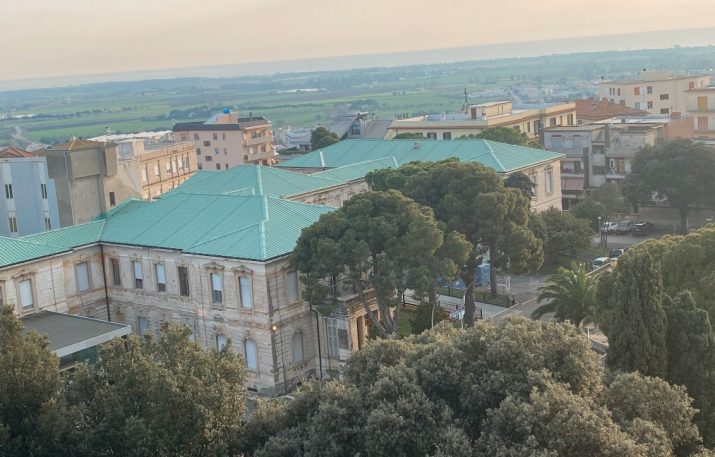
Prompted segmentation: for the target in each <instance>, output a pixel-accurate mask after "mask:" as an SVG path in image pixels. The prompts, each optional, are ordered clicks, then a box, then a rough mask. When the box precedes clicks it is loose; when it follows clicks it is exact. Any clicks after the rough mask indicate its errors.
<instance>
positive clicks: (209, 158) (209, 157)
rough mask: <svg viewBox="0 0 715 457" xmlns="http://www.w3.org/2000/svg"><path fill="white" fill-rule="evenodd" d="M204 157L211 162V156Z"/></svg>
mask: <svg viewBox="0 0 715 457" xmlns="http://www.w3.org/2000/svg"><path fill="white" fill-rule="evenodd" d="M204 159H206V161H207V162H211V161H212V160H213V157H211V156H206V157H204Z"/></svg>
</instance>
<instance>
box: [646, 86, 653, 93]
mask: <svg viewBox="0 0 715 457" xmlns="http://www.w3.org/2000/svg"><path fill="white" fill-rule="evenodd" d="M646 92H647V93H649V94H652V93H653V86H648V87H646Z"/></svg>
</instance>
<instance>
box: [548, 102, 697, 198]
mask: <svg viewBox="0 0 715 457" xmlns="http://www.w3.org/2000/svg"><path fill="white" fill-rule="evenodd" d="M692 135H693V129H692V125H691V120H690V119H689V118H687V117H677V118H676V117H674V116H636V117H623V118H612V119H607V120H603V121H598V122H594V123H591V124H587V125H580V126H572V127H555V128H550V129H546V130H545V131H544V146H545V147H546V148H547V149H548V150H551V151H554V152H560V153H562V154H565V157H564V158H563V159H562V160H561V191H562V194H563V199H564V201H563V208H564V209H569V208H570V207H571V206H573V204H575V203H576V202H577V201H578V200H579V199H581V198H583V197H584V193H585V192H587V191H588V190H589V189H594V188H596V187H599V186H600V185H602V184H604V183H606V182H613V183H616V184H620V183H621V182H622V181H623V179H624V178H625V177H626V176H627V175H628V174H629V173H630V171H631V162H632V160H633V157H634V156H635V154H636V153H637V152H638V151H639V150H641V149H642V148H644V147H645V146H653V145H655V144H656V143H657V142H658V141H660V140H666V139H672V138H692Z"/></svg>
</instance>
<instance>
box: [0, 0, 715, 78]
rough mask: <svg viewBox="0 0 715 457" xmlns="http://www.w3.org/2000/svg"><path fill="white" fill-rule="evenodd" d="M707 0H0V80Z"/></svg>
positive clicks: (571, 33)
mask: <svg viewBox="0 0 715 457" xmlns="http://www.w3.org/2000/svg"><path fill="white" fill-rule="evenodd" d="M714 17H715V2H714V1H712V0H677V1H673V0H538V1H537V0H496V1H494V0H490V1H485V0H357V1H347V0H0V30H2V35H3V38H2V39H0V56H2V66H0V80H9V79H22V78H33V77H45V76H56V75H77V74H86V73H108V72H121V71H135V70H143V69H156V68H174V67H189V66H201V65H218V64H230V63H243V62H256V61H271V60H283V59H295V58H304V57H324V56H335V55H352V54H370V53H378V52H390V51H405V50H414V49H434V48H444V47H459V46H476V45H481V44H492V43H509V42H520V41H528V40H541V39H552V38H567V37H575V36H593V35H608V34H618V33H629V32H643V31H653V30H661V29H681V28H694V27H709V26H713V25H715V24H714V22H715V21H713V18H714Z"/></svg>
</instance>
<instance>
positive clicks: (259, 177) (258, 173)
mask: <svg viewBox="0 0 715 457" xmlns="http://www.w3.org/2000/svg"><path fill="white" fill-rule="evenodd" d="M254 168H255V169H256V181H257V183H258V194H259V195H263V194H264V193H265V192H264V189H263V171H262V170H261V167H258V166H256V167H254ZM254 192H255V189H254Z"/></svg>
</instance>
